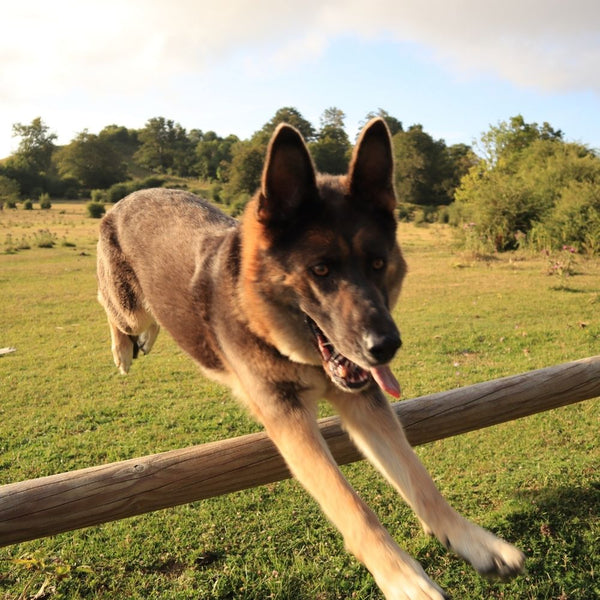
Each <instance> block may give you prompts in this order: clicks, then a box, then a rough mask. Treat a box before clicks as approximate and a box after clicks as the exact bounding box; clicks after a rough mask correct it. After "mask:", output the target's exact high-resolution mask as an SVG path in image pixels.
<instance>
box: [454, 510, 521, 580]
mask: <svg viewBox="0 0 600 600" xmlns="http://www.w3.org/2000/svg"><path fill="white" fill-rule="evenodd" d="M467 523H468V526H467V527H463V528H462V531H461V533H460V535H458V536H456V537H452V538H448V545H449V546H450V547H451V548H452V550H454V551H455V552H456V553H457V554H458V555H459V556H461V557H462V558H464V559H465V560H467V561H468V562H470V563H471V564H472V565H473V568H474V569H475V570H476V571H477V572H478V573H480V574H481V575H483V576H485V577H492V578H493V577H499V578H501V579H510V578H511V577H515V576H516V575H518V574H519V573H522V572H523V569H524V566H525V555H524V554H523V553H522V552H521V551H520V550H519V549H518V548H515V547H514V546H513V545H512V544H509V543H508V542H505V541H504V540H501V539H500V538H498V537H496V536H495V535H494V534H492V533H490V532H489V531H487V530H485V529H482V528H481V527H479V526H477V525H474V524H473V523H470V522H468V521H467Z"/></svg>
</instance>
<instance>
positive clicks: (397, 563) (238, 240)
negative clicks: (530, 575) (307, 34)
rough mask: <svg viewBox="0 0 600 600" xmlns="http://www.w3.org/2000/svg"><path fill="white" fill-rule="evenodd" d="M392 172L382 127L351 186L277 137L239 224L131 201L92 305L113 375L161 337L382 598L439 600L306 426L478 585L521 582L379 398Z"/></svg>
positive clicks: (517, 567)
mask: <svg viewBox="0 0 600 600" xmlns="http://www.w3.org/2000/svg"><path fill="white" fill-rule="evenodd" d="M393 169H394V165H393V154H392V146H391V139H390V135H389V131H388V129H387V126H386V124H385V122H384V121H383V120H381V119H374V120H372V121H370V122H369V123H368V124H367V125H365V127H364V129H363V131H362V132H361V135H360V137H359V139H358V141H357V144H356V146H355V148H354V151H353V155H352V159H351V162H350V167H349V170H348V173H347V174H346V175H344V176H335V177H334V176H330V175H323V174H319V173H317V172H316V171H315V168H314V166H313V162H312V159H311V157H310V154H309V151H308V148H307V146H306V144H305V142H304V140H303V139H302V136H301V135H300V134H299V132H298V131H297V130H296V129H294V128H293V127H291V126H289V125H286V124H282V125H280V126H279V127H278V128H277V129H276V130H275V132H274V133H273V136H272V138H271V140H270V142H269V146H268V150H267V155H266V159H265V165H264V169H263V173H262V182H261V185H260V188H259V190H258V191H257V193H256V195H255V196H254V197H253V198H252V199H251V200H250V201H249V202H248V204H247V206H246V208H245V210H244V213H243V215H242V218H241V222H238V221H237V220H235V219H233V218H231V217H229V216H226V215H225V214H224V213H222V212H221V211H219V210H218V209H216V208H215V207H213V206H212V205H211V204H209V203H208V202H205V201H204V200H202V199H200V198H198V197H196V196H194V195H192V194H190V193H187V192H184V191H179V190H168V189H162V188H161V189H151V190H142V191H138V192H134V193H133V194H131V195H129V196H128V197H127V198H125V199H123V200H121V201H120V202H119V203H118V204H117V205H116V206H115V207H114V208H113V209H112V210H111V211H110V212H108V213H107V215H105V217H104V218H103V220H102V222H101V224H100V237H99V242H98V283H99V290H98V298H99V301H100V303H101V304H102V305H103V307H104V309H105V310H106V313H107V316H108V322H109V325H110V332H111V340H112V354H113V357H114V361H115V364H116V366H117V367H118V368H119V370H120V371H121V373H123V374H125V373H127V372H128V371H129V368H130V366H131V363H132V360H133V358H135V357H136V356H137V354H138V352H139V351H141V352H142V353H145V354H147V353H148V352H149V351H150V349H151V348H152V345H153V344H154V341H155V340H156V336H157V335H158V332H159V328H161V327H162V328H164V329H166V330H167V331H168V332H169V333H170V334H171V335H172V336H173V338H174V339H175V341H176V342H177V343H178V344H179V346H181V348H183V349H184V350H185V351H186V352H187V353H188V354H189V355H190V356H191V357H192V358H193V359H194V360H195V361H196V362H197V363H198V364H199V365H200V367H201V369H202V370H203V371H204V373H205V374H206V375H207V376H208V377H210V378H212V379H214V380H216V381H218V382H220V383H223V384H225V385H228V386H229V387H230V388H231V389H232V390H233V392H234V393H235V394H236V396H238V397H239V398H241V400H242V401H243V402H244V404H245V405H246V406H247V407H248V409H249V410H250V412H251V413H252V414H253V415H254V417H256V418H257V419H258V420H259V421H260V422H261V423H262V424H263V425H264V427H265V430H266V432H267V434H268V435H269V436H270V438H271V439H272V441H273V442H274V444H275V445H276V446H277V448H278V450H279V451H280V452H281V454H282V456H283V457H284V459H285V461H286V462H287V464H288V466H289V468H290V471H291V472H292V474H293V475H294V476H295V477H296V478H297V479H298V481H299V482H300V483H301V484H302V485H303V486H304V487H305V488H306V490H307V491H308V492H309V493H310V494H311V495H312V496H313V497H314V498H315V499H316V500H317V501H318V503H319V504H320V506H321V508H322V510H323V511H324V513H325V514H326V516H327V517H328V518H329V519H330V521H331V522H332V523H333V524H334V525H335V526H336V527H337V528H338V530H339V531H340V532H341V534H342V535H343V538H344V541H345V544H346V547H347V549H348V550H349V551H350V552H352V553H353V554H354V555H355V556H356V557H357V558H358V560H359V561H361V562H362V563H363V564H364V565H365V566H366V568H367V569H368V570H369V571H370V572H371V574H372V575H373V577H374V579H375V581H376V583H377V585H378V586H379V587H380V589H381V590H382V592H383V594H384V595H385V597H386V598H388V599H393V600H400V599H402V600H405V599H412V600H422V599H429V600H440V599H442V598H446V597H447V596H446V595H445V593H444V592H443V590H442V589H441V588H440V587H439V586H437V585H436V584H435V583H434V582H433V581H431V580H430V579H429V578H428V576H427V575H426V574H425V572H424V570H423V569H422V567H421V566H420V565H419V563H418V562H416V561H415V560H414V559H412V558H411V557H410V556H409V555H408V554H407V553H405V552H404V551H403V550H401V549H400V547H399V546H398V545H397V544H396V542H395V541H394V540H393V539H392V537H391V536H390V534H389V533H388V532H387V531H386V530H385V529H384V527H383V526H382V525H381V524H380V522H379V521H378V519H377V517H376V516H375V514H374V513H373V512H372V510H371V509H370V508H369V507H368V506H367V505H366V504H365V503H364V502H363V501H362V500H361V499H360V498H359V497H358V495H357V494H356V492H355V491H354V490H353V489H352V488H351V486H350V485H349V484H348V482H347V481H346V479H345V478H344V477H343V475H342V473H341V472H340V470H339V467H338V466H337V465H336V464H335V462H334V459H333V458H332V456H331V454H330V452H329V449H328V447H327V445H326V443H325V442H324V440H323V438H322V436H321V435H320V432H319V428H318V425H317V419H316V412H317V403H318V401H319V400H320V399H321V398H325V399H327V400H328V401H329V402H330V403H331V404H332V405H333V406H334V407H335V408H336V409H337V411H338V412H339V414H340V416H341V419H342V423H343V425H344V427H345V429H346V430H347V432H348V433H349V435H350V437H351V439H352V440H353V442H354V443H355V444H356V445H357V447H358V448H359V449H360V451H361V452H362V453H363V455H364V456H365V457H366V458H367V459H368V460H370V461H371V462H372V463H373V464H374V465H375V466H376V467H377V468H378V469H379V470H380V471H381V473H382V474H383V475H384V476H385V477H386V478H387V479H388V480H389V482H390V483H391V485H392V486H393V487H394V488H396V490H397V491H398V492H399V493H400V495H401V496H402V497H403V498H404V500H405V501H406V502H407V503H408V504H409V505H410V506H411V507H412V509H413V510H414V512H415V513H416V515H417V517H418V519H419V520H420V522H421V524H422V526H423V528H424V530H425V532H426V533H428V534H430V535H435V536H436V537H437V538H438V540H440V542H441V543H442V544H443V545H444V546H446V547H447V548H451V549H452V550H453V551H454V552H456V553H457V554H458V555H460V556H461V557H463V558H464V559H465V560H467V561H468V562H470V563H471V564H472V565H473V567H474V568H475V569H476V570H477V571H479V572H480V573H482V574H484V575H496V576H500V577H502V578H507V577H511V576H514V575H516V574H518V573H519V572H521V571H522V568H523V564H524V556H523V554H522V553H521V552H520V551H519V550H518V549H516V548H515V547H513V546H512V545H510V544H508V543H507V542H505V541H503V540H501V539H499V538H497V537H495V536H494V535H493V534H491V533H490V532H488V531H486V530H485V529H482V528H480V527H479V526H477V525H475V524H473V523H471V522H470V521H468V520H466V519H465V518H463V517H462V516H460V515H459V514H458V513H457V512H456V511H455V510H454V509H452V508H451V507H450V506H449V505H448V504H447V502H446V501H445V500H444V498H443V497H442V495H441V494H440V492H439V491H438V490H437V489H436V487H435V485H434V483H433V481H432V479H431V477H430V476H429V475H428V473H427V472H426V470H425V468H424V467H423V466H422V464H421V462H420V461H419V460H418V458H417V457H416V455H415V453H414V452H413V450H412V448H411V447H410V445H409V444H408V442H407V440H406V437H405V435H404V432H403V430H402V426H401V424H400V422H399V421H398V419H397V417H396V416H395V413H394V412H393V411H392V409H391V407H390V404H389V402H388V400H387V398H386V396H385V393H389V394H390V395H392V396H396V397H398V396H399V395H400V386H399V384H398V382H397V380H396V378H395V377H394V375H393V373H392V371H391V369H390V367H389V363H390V361H391V359H392V358H393V357H394V355H395V353H396V351H397V350H398V349H399V348H400V346H401V338H400V333H399V331H398V328H397V327H396V325H395V323H394V321H393V319H392V316H391V313H390V310H391V308H392V307H393V306H394V304H395V303H396V300H397V298H398V295H399V293H400V289H401V286H402V281H403V279H404V275H405V273H406V263H405V261H404V258H403V256H402V253H401V250H400V247H399V245H398V242H397V239H396V219H395V217H394V208H395V205H396V198H395V194H394V187H393Z"/></svg>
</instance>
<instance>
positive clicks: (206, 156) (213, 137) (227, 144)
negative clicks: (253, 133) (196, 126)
mask: <svg viewBox="0 0 600 600" xmlns="http://www.w3.org/2000/svg"><path fill="white" fill-rule="evenodd" d="M195 137H196V139H197V143H196V149H195V162H194V166H193V169H194V172H195V173H196V174H197V175H198V176H200V177H202V178H204V179H208V180H219V181H225V180H226V176H225V173H226V172H227V169H226V168H224V167H225V166H226V165H228V164H229V163H231V160H232V148H233V146H234V145H235V144H237V143H238V142H239V139H238V138H237V136H235V135H229V136H227V137H226V138H222V137H219V136H218V135H217V134H216V133H215V132H214V131H207V132H206V133H204V134H203V133H202V132H196V134H195Z"/></svg>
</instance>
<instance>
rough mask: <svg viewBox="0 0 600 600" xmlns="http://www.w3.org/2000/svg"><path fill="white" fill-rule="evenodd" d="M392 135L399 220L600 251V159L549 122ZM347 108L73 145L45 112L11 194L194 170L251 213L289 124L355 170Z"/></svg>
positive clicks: (232, 207)
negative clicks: (249, 131) (277, 138)
mask: <svg viewBox="0 0 600 600" xmlns="http://www.w3.org/2000/svg"><path fill="white" fill-rule="evenodd" d="M374 116H379V117H382V118H383V119H384V120H385V121H386V123H387V125H388V128H389V130H390V133H391V135H392V144H393V152H394V158H395V164H396V168H395V187H396V194H397V196H398V201H399V218H403V219H413V220H417V221H427V220H429V221H431V220H434V219H437V220H443V221H445V222H450V223H451V224H452V225H454V226H456V227H457V229H458V230H459V231H461V232H462V235H463V238H464V240H465V243H466V242H467V241H469V242H470V243H471V244H473V243H476V244H478V245H479V246H480V247H481V248H486V249H487V250H489V251H499V250H505V249H510V248H515V247H518V246H520V245H522V244H524V243H527V244H529V245H535V246H536V247H557V246H560V244H571V245H574V246H575V247H576V248H577V250H582V251H587V252H592V253H597V252H600V247H599V246H600V216H599V215H600V158H599V157H598V154H597V153H596V152H595V151H593V150H591V149H589V148H587V147H586V146H584V145H582V144H576V143H569V142H566V141H565V140H564V136H563V133H562V132H561V131H560V130H556V129H554V128H553V127H552V126H551V125H549V124H548V123H543V124H542V125H538V124H537V123H527V122H526V121H525V120H524V119H523V117H522V116H521V115H517V116H515V117H512V118H510V119H509V120H508V121H504V122H500V123H498V124H497V125H494V126H491V127H490V129H489V130H488V131H487V132H484V133H483V134H482V135H481V138H480V140H479V141H478V142H477V144H476V146H475V148H473V147H471V146H469V145H467V144H454V145H447V144H446V143H445V141H444V140H442V139H434V138H433V137H432V136H431V135H430V134H429V133H427V132H426V131H425V130H424V129H423V127H422V126H421V125H419V124H415V125H410V126H408V127H405V126H404V124H403V123H402V121H400V120H399V119H398V118H396V117H394V116H392V115H390V114H389V113H388V112H387V111H385V110H383V109H379V110H378V111H375V112H372V113H369V114H367V115H365V119H364V122H366V121H367V120H368V119H370V118H372V117H374ZM345 119H346V116H345V114H344V112H343V111H342V110H340V109H339V108H336V107H331V108H328V109H326V110H325V111H324V112H323V114H322V115H321V118H320V121H319V124H318V127H315V126H314V125H313V124H312V123H311V122H310V121H308V120H307V119H305V118H304V117H303V115H302V114H301V113H300V111H298V109H296V108H294V107H283V108H281V109H279V110H278V111H277V112H276V113H275V114H274V115H273V117H272V118H271V119H270V120H269V121H267V122H266V123H265V124H264V125H263V126H262V127H261V128H260V129H259V130H258V131H256V132H255V133H254V134H253V135H252V136H251V137H250V138H249V139H245V140H242V139H240V138H238V137H237V136H236V135H233V134H231V135H228V136H226V137H221V136H219V135H218V134H217V133H215V132H214V131H201V130H199V129H191V130H190V131H187V130H186V129H185V128H183V127H182V126H181V125H180V124H179V123H176V122H174V121H172V120H168V119H165V118H164V117H155V118H152V119H149V120H148V121H147V123H146V124H145V126H144V127H143V128H141V129H128V128H126V127H123V126H118V125H109V126H107V127H105V128H104V129H103V130H102V131H100V133H98V134H92V133H89V132H88V131H87V130H84V131H82V132H81V133H79V134H77V135H76V136H75V138H74V139H73V140H71V142H70V143H69V144H67V145H64V146H57V145H56V144H55V141H56V135H55V134H54V133H52V132H51V131H50V129H49V127H48V126H47V125H46V124H45V123H44V122H43V121H42V119H41V118H36V119H34V120H33V121H32V122H31V123H30V124H22V123H17V124H15V125H14V126H13V133H14V135H15V136H16V137H18V138H19V140H20V142H19V145H18V149H17V151H16V152H15V153H14V154H13V155H12V156H10V157H8V158H7V159H5V160H4V161H3V162H2V163H0V204H2V202H3V201H6V200H7V199H9V198H10V199H12V200H13V201H15V200H16V199H19V198H20V199H24V198H32V197H34V198H35V197H38V196H39V195H41V194H44V195H46V196H48V195H49V196H51V197H67V198H78V197H89V196H90V194H91V195H92V197H94V198H96V199H98V200H103V201H109V202H115V201H118V200H119V199H120V198H122V197H123V196H124V195H126V194H127V193H129V192H130V191H132V190H133V189H137V188H139V187H150V186H155V185H162V183H163V182H164V181H165V179H167V178H194V179H200V180H203V181H204V182H208V183H209V184H210V196H211V199H212V200H213V201H216V202H220V203H222V204H225V205H228V208H229V211H230V212H232V213H233V214H237V213H239V212H240V211H241V210H242V208H243V206H244V204H245V203H246V202H247V200H248V199H249V198H250V196H251V195H252V194H253V193H254V192H255V190H256V189H257V188H258V186H259V183H260V176H261V171H262V166H263V161H264V156H265V152H266V147H267V144H268V141H269V139H270V137H271V134H272V133H273V131H274V129H275V128H276V127H277V125H278V124H279V123H282V122H286V123H289V124H291V125H293V126H295V127H296V128H297V129H298V130H299V131H300V132H301V133H302V135H303V136H304V138H305V139H306V141H307V144H308V146H309V149H310V152H311V154H312V156H313V159H314V161H315V165H316V167H317V169H318V170H319V171H322V172H326V173H331V174H340V173H345V172H346V170H347V168H348V163H349V160H350V155H351V151H352V146H353V142H352V141H351V140H350V139H349V137H348V134H347V133H346V128H345Z"/></svg>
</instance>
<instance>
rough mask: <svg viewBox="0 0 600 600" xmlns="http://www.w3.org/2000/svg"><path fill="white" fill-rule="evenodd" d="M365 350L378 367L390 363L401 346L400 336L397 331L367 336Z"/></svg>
mask: <svg viewBox="0 0 600 600" xmlns="http://www.w3.org/2000/svg"><path fill="white" fill-rule="evenodd" d="M367 344H368V345H367V350H368V352H369V354H370V355H371V357H372V358H373V360H374V361H375V362H376V363H377V364H378V365H383V364H385V363H388V362H390V360H392V358H393V357H394V354H396V351H397V350H398V348H400V346H402V340H401V339H400V334H399V333H398V332H397V331H394V332H391V333H386V334H384V335H376V334H371V335H369V336H367Z"/></svg>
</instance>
